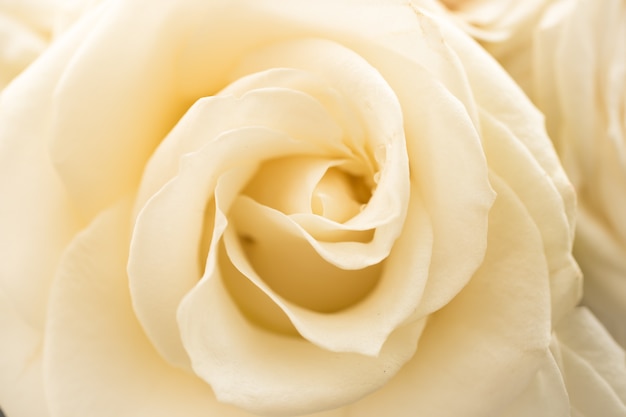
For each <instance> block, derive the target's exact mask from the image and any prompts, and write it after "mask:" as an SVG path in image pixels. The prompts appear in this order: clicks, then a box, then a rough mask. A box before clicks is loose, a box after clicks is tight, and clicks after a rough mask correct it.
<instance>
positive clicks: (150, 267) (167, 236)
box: [128, 127, 311, 367]
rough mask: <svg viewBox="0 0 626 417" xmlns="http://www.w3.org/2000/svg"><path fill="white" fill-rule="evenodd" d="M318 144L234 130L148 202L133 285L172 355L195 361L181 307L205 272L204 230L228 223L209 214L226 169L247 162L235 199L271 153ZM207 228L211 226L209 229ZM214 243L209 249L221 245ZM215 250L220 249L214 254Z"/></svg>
mask: <svg viewBox="0 0 626 417" xmlns="http://www.w3.org/2000/svg"><path fill="white" fill-rule="evenodd" d="M310 151H311V149H310V148H309V147H307V144H306V143H304V142H299V141H295V140H292V139H290V138H288V137H286V136H284V135H282V134H280V133H276V132H272V131H270V130H268V129H264V128H260V127H257V128H247V129H239V130H230V131H227V132H226V133H224V134H223V135H221V136H219V137H218V138H217V139H216V140H214V141H213V142H210V143H208V144H207V145H205V146H204V147H202V148H201V149H200V150H198V151H196V152H195V153H189V154H187V155H186V156H185V157H184V158H183V159H182V161H181V169H180V172H179V175H178V176H176V177H175V178H174V179H173V180H172V181H170V182H169V183H167V184H166V185H165V186H164V187H163V188H162V189H161V190H160V191H159V192H158V193H157V194H155V195H154V196H153V197H152V198H151V199H150V200H149V201H148V203H147V204H146V205H145V206H144V207H143V209H142V211H141V212H140V213H139V216H138V217H137V220H136V225H135V229H134V232H133V237H132V243H131V248H130V258H129V264H128V272H129V280H130V289H131V293H132V298H133V306H134V307H135V310H136V313H137V316H138V318H139V321H140V322H141V323H142V325H143V326H144V328H145V330H146V333H147V334H148V336H149V337H150V339H151V340H152V342H153V343H154V344H155V346H156V348H157V350H158V351H159V352H160V353H161V354H162V355H163V356H164V357H165V358H167V360H168V361H170V362H171V363H173V364H176V365H177V366H182V367H186V366H188V365H187V364H188V359H187V355H186V353H185V350H184V348H183V346H182V345H181V342H180V338H179V335H178V326H177V324H176V319H175V314H176V313H175V312H176V309H177V307H178V304H179V302H180V301H181V299H182V297H183V296H184V295H185V294H186V293H187V292H188V291H189V290H190V289H191V288H192V287H193V286H194V284H195V283H196V282H197V281H198V280H199V279H200V277H201V276H202V267H203V265H202V263H203V259H204V256H206V255H204V254H202V253H201V242H202V239H203V234H205V233H206V234H208V235H209V236H210V238H211V239H212V241H217V239H219V237H220V236H221V233H222V231H223V228H224V227H225V225H226V219H225V218H224V216H223V214H222V215H221V217H218V218H213V217H209V218H206V219H205V214H206V213H210V211H209V210H210V207H211V205H212V204H213V203H212V198H213V192H214V191H215V188H216V187H217V185H218V179H219V178H220V175H222V174H223V172H224V171H227V170H228V169H232V168H234V167H239V168H242V167H243V168H245V173H244V174H243V178H241V179H238V180H237V184H238V185H237V186H231V187H228V191H229V194H230V196H229V197H228V198H227V201H226V202H225V203H224V204H225V205H226V206H225V207H219V206H218V205H217V202H216V203H215V204H216V208H217V212H218V213H222V212H221V211H220V210H221V209H224V211H227V210H228V206H229V205H230V202H229V200H232V199H233V198H234V196H235V195H236V193H238V192H239V191H240V189H241V188H243V186H244V185H245V182H246V181H247V180H249V179H250V177H251V175H252V174H253V172H254V170H255V169H256V167H257V166H258V164H260V163H261V162H263V161H264V160H266V159H269V158H273V157H281V156H284V155H285V154H292V153H298V152H304V153H308V152H310ZM205 228H206V230H205ZM215 244H216V243H214V242H213V243H211V247H209V249H208V250H209V254H211V252H212V251H213V250H214V249H213V246H214V245H215ZM210 256H214V255H210Z"/></svg>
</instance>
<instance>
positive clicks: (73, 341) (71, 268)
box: [44, 201, 249, 417]
mask: <svg viewBox="0 0 626 417" xmlns="http://www.w3.org/2000/svg"><path fill="white" fill-rule="evenodd" d="M130 207H131V206H130V204H129V202H127V201H126V202H122V203H119V204H117V205H116V206H114V207H112V208H111V209H108V210H106V211H104V212H103V213H102V214H101V215H100V216H99V217H98V218H97V219H96V220H95V221H94V222H93V223H92V224H91V225H90V226H89V227H88V228H87V229H86V230H85V231H83V232H81V233H80V234H79V235H78V236H77V237H76V239H75V240H74V241H73V242H72V244H71V245H70V246H69V247H68V250H67V252H66V253H65V255H64V257H63V260H62V262H61V264H60V267H59V274H58V275H57V279H56V280H55V283H54V287H53V289H52V291H51V298H50V306H49V325H48V328H47V332H46V344H45V347H44V372H45V381H46V391H47V397H48V400H49V404H50V409H51V411H52V414H53V415H62V416H67V417H71V416H76V417H78V416H86V415H89V416H94V417H96V416H112V415H115V416H132V417H140V416H146V417H149V416H172V415H184V416H207V415H219V416H229V417H230V416H233V417H248V416H249V414H247V413H245V412H242V411H241V410H236V409H233V408H232V407H229V406H224V405H221V404H218V403H217V402H216V401H215V399H214V397H213V394H212V393H211V390H210V388H209V387H208V386H207V385H206V384H204V382H202V381H201V380H199V379H197V378H196V377H195V376H193V375H190V374H187V373H185V372H182V371H179V370H176V369H174V368H171V367H170V366H169V365H167V364H166V363H165V362H164V361H163V359H162V358H161V357H160V356H159V355H158V354H157V353H156V351H155V350H154V348H153V347H152V346H151V344H150V342H149V341H148V339H147V338H146V337H145V334H144V333H143V330H142V328H141V326H140V325H139V323H138V322H137V321H136V319H135V316H134V312H133V309H132V307H131V302H130V297H129V293H128V280H127V277H126V271H125V269H126V259H127V253H128V244H129V238H130V233H131V230H129V225H130V223H129V221H130V218H131V217H130V215H131V210H130Z"/></svg>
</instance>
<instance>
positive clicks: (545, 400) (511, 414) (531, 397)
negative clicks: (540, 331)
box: [497, 337, 576, 417]
mask: <svg viewBox="0 0 626 417" xmlns="http://www.w3.org/2000/svg"><path fill="white" fill-rule="evenodd" d="M556 346H557V342H556V339H555V338H554V337H553V338H552V343H551V350H550V351H548V352H546V357H545V359H544V360H543V363H542V365H541V367H540V368H539V370H538V371H537V373H536V374H535V376H534V377H533V378H532V379H531V381H530V383H529V384H528V386H527V387H526V388H525V389H524V390H523V391H522V393H521V394H520V395H519V396H518V397H517V398H515V399H514V400H513V401H512V402H511V403H510V404H507V405H506V406H504V407H503V410H502V411H501V412H499V413H498V414H497V415H499V416H502V417H528V416H532V417H575V416H576V414H572V410H571V405H570V399H569V395H568V393H567V387H566V386H565V382H564V381H563V374H562V372H561V369H560V368H559V363H558V358H555V355H554V354H553V353H552V349H555V348H556Z"/></svg>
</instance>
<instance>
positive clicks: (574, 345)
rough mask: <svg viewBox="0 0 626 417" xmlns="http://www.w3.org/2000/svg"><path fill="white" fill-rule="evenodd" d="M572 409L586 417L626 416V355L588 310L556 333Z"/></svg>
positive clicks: (577, 313) (566, 321)
mask: <svg viewBox="0 0 626 417" xmlns="http://www.w3.org/2000/svg"><path fill="white" fill-rule="evenodd" d="M555 332H556V338H557V340H558V342H559V344H558V353H559V355H560V364H559V365H560V367H561V370H562V372H563V377H564V380H565V385H566V387H567V390H568V393H569V396H570V401H571V404H572V408H574V409H576V410H577V411H578V412H579V413H580V414H581V415H584V416H597V415H602V416H607V417H612V416H615V417H617V416H623V415H626V353H625V352H624V349H623V348H622V347H620V346H619V345H618V344H617V343H615V341H614V340H613V339H612V338H611V336H610V335H609V333H608V332H607V331H606V330H605V329H604V328H603V327H602V324H600V322H599V321H598V320H597V319H596V318H595V317H594V316H593V314H591V313H590V312H589V310H587V309H586V308H584V307H581V308H578V309H576V310H574V311H572V313H571V314H570V315H568V316H567V317H565V318H564V319H563V320H562V321H561V322H560V323H559V325H558V326H557V327H556V329H555Z"/></svg>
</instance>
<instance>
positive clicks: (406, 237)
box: [225, 193, 432, 355]
mask: <svg viewBox="0 0 626 417" xmlns="http://www.w3.org/2000/svg"><path fill="white" fill-rule="evenodd" d="M412 203H413V204H411V206H410V213H411V214H410V215H409V216H408V218H407V223H406V225H405V228H406V232H405V233H404V234H403V235H402V237H401V238H400V239H399V240H398V241H397V245H399V246H397V251H398V252H397V253H396V247H394V251H392V253H391V255H390V257H389V258H388V259H386V260H385V261H384V262H383V264H381V265H373V266H371V267H369V268H363V269H359V270H348V271H342V270H341V269H338V268H337V267H336V266H334V265H333V264H329V263H327V262H326V261H325V260H324V259H322V258H321V257H320V256H319V255H318V254H317V253H316V252H315V247H314V245H311V241H307V239H306V238H305V237H303V236H302V231H301V230H299V229H298V228H297V227H296V225H295V224H293V223H290V222H289V221H288V218H287V217H286V216H284V215H282V214H280V213H277V212H276V211H272V210H269V209H267V208H264V207H263V206H261V205H258V204H255V203H254V202H251V201H250V200H246V199H240V200H239V201H237V202H235V204H234V206H233V208H232V214H231V218H232V224H233V225H234V227H235V228H236V229H237V233H238V234H239V235H240V236H245V239H242V240H243V243H242V245H243V246H244V248H241V247H239V245H238V243H237V241H236V240H234V239H233V237H232V234H231V235H228V234H227V235H226V236H225V237H226V239H225V244H226V251H227V252H228V254H229V256H230V259H231V260H232V262H233V263H234V265H235V266H236V267H237V268H238V269H239V270H240V271H241V272H242V273H243V274H245V275H246V276H247V277H248V278H249V279H250V280H251V281H252V282H254V284H255V285H256V286H257V287H258V288H259V289H261V290H262V292H263V293H264V294H265V296H266V297H270V298H271V299H272V300H274V301H275V302H276V304H277V305H278V306H279V307H280V308H281V309H282V310H283V312H284V313H285V314H286V315H287V317H289V319H290V320H291V322H292V323H293V325H294V326H295V328H296V329H297V330H298V332H299V334H300V335H302V336H303V337H304V338H306V339H307V340H309V341H310V342H312V343H314V344H316V345H318V346H320V347H323V348H325V349H328V350H330V351H335V352H358V353H361V354H365V355H376V354H378V353H379V351H380V349H381V347H382V346H383V344H384V343H385V341H386V339H387V337H388V336H389V334H390V333H391V332H392V331H393V330H394V329H396V328H397V327H398V326H400V325H402V323H403V322H404V321H405V320H406V319H407V317H408V316H409V315H410V314H411V313H412V312H413V311H414V309H415V305H416V300H419V298H420V295H421V291H422V290H423V287H424V284H425V282H426V279H427V277H428V263H429V262H428V261H429V260H430V251H431V245H432V231H431V229H430V225H429V224H428V218H427V215H426V213H425V211H424V207H423V205H422V203H421V202H420V201H419V197H418V194H417V193H415V194H414V197H413V198H412ZM356 250H358V249H355V251H356ZM407 251H408V252H409V253H407ZM374 285H375V286H374ZM258 301H261V300H259V298H258V297H255V298H249V299H247V300H242V301H240V302H244V303H247V304H254V303H257V302H258ZM259 313H260V314H263V313H264V312H263V311H257V314H259Z"/></svg>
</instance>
